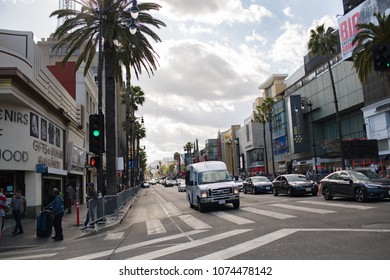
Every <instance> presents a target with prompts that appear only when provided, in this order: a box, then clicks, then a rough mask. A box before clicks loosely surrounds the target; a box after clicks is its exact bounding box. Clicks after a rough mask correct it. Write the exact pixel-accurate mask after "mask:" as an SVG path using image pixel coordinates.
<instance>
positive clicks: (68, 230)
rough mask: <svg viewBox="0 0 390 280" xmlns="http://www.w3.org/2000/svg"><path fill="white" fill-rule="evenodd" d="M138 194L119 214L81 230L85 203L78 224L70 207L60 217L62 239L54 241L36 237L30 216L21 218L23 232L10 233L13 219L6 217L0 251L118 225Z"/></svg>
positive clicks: (44, 242) (89, 233)
mask: <svg viewBox="0 0 390 280" xmlns="http://www.w3.org/2000/svg"><path fill="white" fill-rule="evenodd" d="M137 197H138V195H135V196H133V197H132V198H131V199H129V201H128V202H127V203H126V204H125V205H124V206H122V208H121V210H120V211H119V215H114V216H107V217H106V222H105V223H102V224H100V223H98V224H97V225H96V228H95V229H93V228H91V229H86V230H81V229H80V227H81V226H82V224H83V223H84V221H85V217H86V214H87V204H86V203H84V204H81V205H80V206H79V224H78V225H77V213H76V212H77V209H76V207H73V208H72V213H71V214H66V211H65V214H64V217H63V219H62V230H63V235H64V241H58V242H55V241H54V240H53V239H51V237H46V238H38V237H36V224H37V220H36V219H32V218H24V219H22V225H23V230H24V233H23V234H17V235H16V236H13V235H12V231H13V229H14V226H15V220H14V219H12V218H7V219H6V220H5V224H4V229H3V238H2V240H1V244H0V252H4V251H9V250H14V249H23V248H31V247H36V246H41V245H43V244H52V243H55V244H57V245H58V244H61V242H66V241H71V240H74V239H79V238H82V237H85V236H87V235H91V234H96V233H102V232H105V231H107V230H108V229H109V228H111V227H113V226H116V225H118V224H119V223H120V222H121V221H122V219H123V218H124V217H125V215H126V214H127V211H128V210H129V209H130V208H131V206H132V204H133V203H134V201H135V200H136V199H137ZM52 236H54V228H53V233H52Z"/></svg>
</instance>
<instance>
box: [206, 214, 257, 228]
mask: <svg viewBox="0 0 390 280" xmlns="http://www.w3.org/2000/svg"><path fill="white" fill-rule="evenodd" d="M211 214H213V215H215V216H218V217H220V218H222V219H225V220H227V221H229V222H232V223H235V224H237V225H245V224H253V223H255V222H254V221H251V220H248V219H245V218H241V217H239V216H236V215H232V214H229V213H227V212H222V211H218V212H211Z"/></svg>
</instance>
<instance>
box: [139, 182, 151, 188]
mask: <svg viewBox="0 0 390 280" xmlns="http://www.w3.org/2000/svg"><path fill="white" fill-rule="evenodd" d="M141 187H142V188H149V182H146V181H145V182H142V183H141Z"/></svg>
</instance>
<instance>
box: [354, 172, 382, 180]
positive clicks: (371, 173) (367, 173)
mask: <svg viewBox="0 0 390 280" xmlns="http://www.w3.org/2000/svg"><path fill="white" fill-rule="evenodd" d="M358 172H360V173H363V174H364V175H366V176H367V177H368V178H370V179H379V178H380V177H381V176H379V175H378V174H377V173H375V172H373V171H371V170H358Z"/></svg>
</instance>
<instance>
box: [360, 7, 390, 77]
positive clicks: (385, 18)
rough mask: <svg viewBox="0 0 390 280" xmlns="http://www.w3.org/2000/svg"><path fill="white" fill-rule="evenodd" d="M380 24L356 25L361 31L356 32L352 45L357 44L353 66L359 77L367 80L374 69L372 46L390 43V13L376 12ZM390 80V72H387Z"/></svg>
mask: <svg viewBox="0 0 390 280" xmlns="http://www.w3.org/2000/svg"><path fill="white" fill-rule="evenodd" d="M375 17H376V19H377V20H378V24H377V25H376V24H374V23H372V22H370V23H359V24H357V25H356V28H357V29H358V31H359V33H358V34H356V36H355V38H354V39H353V41H352V45H355V44H356V47H355V48H354V50H353V52H352V58H353V66H354V67H355V69H356V71H357V73H358V76H359V79H360V80H361V81H362V82H365V81H366V80H367V78H368V75H369V74H370V73H371V71H372V65H373V63H372V61H373V58H372V47H373V46H375V45H377V44H387V45H390V15H386V14H383V15H382V14H380V13H376V14H375ZM385 74H386V76H387V79H388V82H390V72H385Z"/></svg>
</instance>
